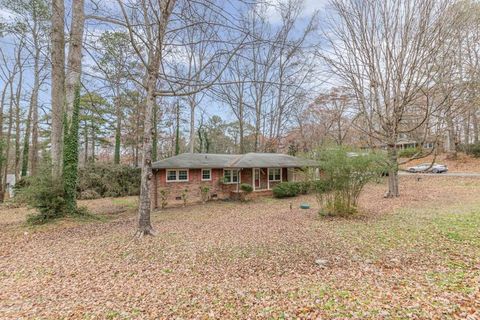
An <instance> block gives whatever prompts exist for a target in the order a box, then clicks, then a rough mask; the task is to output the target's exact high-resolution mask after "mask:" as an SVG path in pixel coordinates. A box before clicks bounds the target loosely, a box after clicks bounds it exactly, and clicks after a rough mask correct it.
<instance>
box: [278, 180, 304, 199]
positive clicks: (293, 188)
mask: <svg viewBox="0 0 480 320" xmlns="http://www.w3.org/2000/svg"><path fill="white" fill-rule="evenodd" d="M272 191H273V196H274V197H275V198H288V197H295V196H297V195H298V194H299V193H300V187H299V184H298V182H281V183H279V184H277V185H276V186H275V187H274V188H273V190H272Z"/></svg>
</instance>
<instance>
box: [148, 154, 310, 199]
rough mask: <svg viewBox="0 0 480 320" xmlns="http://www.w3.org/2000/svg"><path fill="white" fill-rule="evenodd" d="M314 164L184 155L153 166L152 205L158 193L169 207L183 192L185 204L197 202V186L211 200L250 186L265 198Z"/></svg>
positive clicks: (269, 157) (274, 157)
mask: <svg viewBox="0 0 480 320" xmlns="http://www.w3.org/2000/svg"><path fill="white" fill-rule="evenodd" d="M317 166H318V165H317V162H315V161H312V160H306V159H301V158H297V157H293V156H289V155H285V154H275V153H247V154H241V155H233V154H204V153H184V154H180V155H177V156H174V157H171V158H167V159H163V160H160V161H157V162H155V163H153V188H152V189H153V191H152V192H153V195H152V205H153V207H154V208H158V207H159V205H160V199H161V195H160V192H161V190H165V191H166V192H167V194H168V196H167V199H168V203H169V204H172V203H173V204H175V203H182V201H183V200H182V194H183V193H184V192H185V190H186V189H187V190H188V191H187V193H188V202H196V201H200V200H201V192H200V187H201V186H208V188H209V196H210V198H211V199H227V198H230V197H232V196H233V195H234V194H235V193H238V192H239V191H240V184H242V183H247V184H249V185H251V186H252V187H253V194H254V195H269V194H271V190H272V188H273V187H274V186H275V185H277V184H278V183H280V182H282V181H295V180H296V179H298V178H299V173H300V172H301V171H302V170H303V169H305V168H310V167H311V168H313V167H317Z"/></svg>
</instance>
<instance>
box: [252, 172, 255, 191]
mask: <svg viewBox="0 0 480 320" xmlns="http://www.w3.org/2000/svg"><path fill="white" fill-rule="evenodd" d="M252 185H253V191H255V168H252Z"/></svg>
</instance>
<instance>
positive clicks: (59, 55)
mask: <svg viewBox="0 0 480 320" xmlns="http://www.w3.org/2000/svg"><path fill="white" fill-rule="evenodd" d="M64 19H65V4H64V0H52V18H51V20H52V32H51V43H52V45H51V60H52V80H51V81H52V88H51V95H52V112H51V114H52V133H51V152H52V175H53V176H54V177H56V178H59V177H60V176H61V174H62V131H63V110H64V102H65V31H64V30H65V22H64Z"/></svg>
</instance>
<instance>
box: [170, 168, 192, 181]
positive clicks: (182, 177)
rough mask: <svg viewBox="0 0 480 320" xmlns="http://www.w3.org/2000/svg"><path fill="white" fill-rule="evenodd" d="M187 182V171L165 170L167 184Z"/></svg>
mask: <svg viewBox="0 0 480 320" xmlns="http://www.w3.org/2000/svg"><path fill="white" fill-rule="evenodd" d="M176 181H188V170H185V169H180V170H171V169H170V170H167V182H176Z"/></svg>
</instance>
